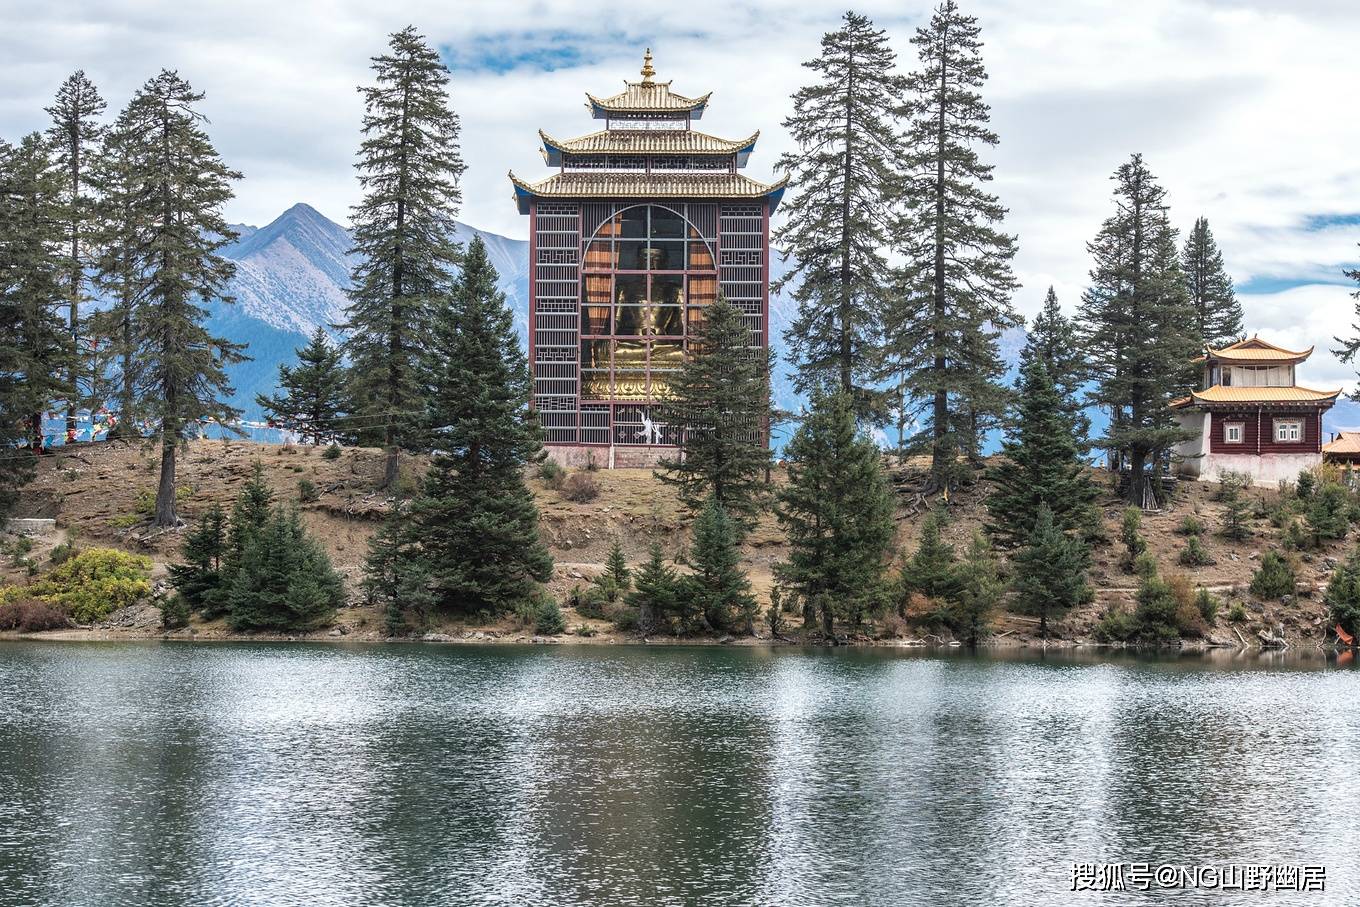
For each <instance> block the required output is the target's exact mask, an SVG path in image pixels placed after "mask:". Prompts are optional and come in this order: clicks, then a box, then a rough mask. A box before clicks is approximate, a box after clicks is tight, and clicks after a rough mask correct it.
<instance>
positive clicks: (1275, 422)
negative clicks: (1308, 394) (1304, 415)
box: [1271, 417, 1306, 444]
mask: <svg viewBox="0 0 1360 907" xmlns="http://www.w3.org/2000/svg"><path fill="white" fill-rule="evenodd" d="M1286 425H1297V426H1298V430H1299V435H1298V437H1297V438H1289V437H1283V438H1282V437H1280V429H1281V428H1283V427H1284V426H1286ZM1271 431H1272V434H1273V435H1274V437H1275V443H1276V444H1302V443H1303V442H1304V435H1305V433H1306V430H1305V429H1304V427H1303V420H1302V419H1300V418H1297V417H1292V418H1288V419H1272V420H1271Z"/></svg>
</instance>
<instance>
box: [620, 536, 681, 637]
mask: <svg viewBox="0 0 1360 907" xmlns="http://www.w3.org/2000/svg"><path fill="white" fill-rule="evenodd" d="M679 582H680V581H679V578H678V577H677V576H676V573H675V570H674V569H673V568H672V567H670V566H669V565H668V564H667V563H666V561H665V559H664V558H663V557H662V553H661V544H660V543H659V542H653V543H652V545H651V548H649V549H648V555H647V562H646V563H645V564H643V565H642V567H641V568H640V569H639V570H638V571H637V578H636V582H635V584H634V587H633V591H632V592H629V593H628V595H627V597H626V599H625V601H627V603H628V605H629V607H632V608H636V609H637V612H638V623H637V625H638V632H640V633H641V634H642V635H643V636H646V635H648V634H649V633H655V632H656V631H657V630H659V629H661V628H662V627H663V626H665V624H666V622H667V621H669V619H670V617H671V616H672V615H673V614H675V613H676V598H677V596H678V594H679V589H680V586H679Z"/></svg>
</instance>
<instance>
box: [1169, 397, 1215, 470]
mask: <svg viewBox="0 0 1360 907" xmlns="http://www.w3.org/2000/svg"><path fill="white" fill-rule="evenodd" d="M1176 424H1177V425H1179V426H1180V427H1181V428H1182V429H1184V430H1185V431H1192V432H1195V433H1196V434H1195V437H1193V438H1191V439H1189V440H1188V441H1182V442H1181V443H1179V444H1177V445H1176V446H1175V447H1174V448H1172V454H1173V458H1172V462H1173V463H1174V464H1175V469H1176V471H1177V472H1178V473H1180V474H1181V475H1183V476H1192V477H1193V476H1198V475H1199V474H1200V473H1201V472H1202V471H1203V469H1204V457H1205V455H1206V454H1208V453H1209V414H1208V413H1185V412H1182V413H1177V414H1176Z"/></svg>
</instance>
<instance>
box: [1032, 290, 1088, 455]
mask: <svg viewBox="0 0 1360 907" xmlns="http://www.w3.org/2000/svg"><path fill="white" fill-rule="evenodd" d="M1036 358H1037V359H1042V360H1043V363H1044V368H1045V369H1047V370H1048V377H1049V378H1051V379H1052V380H1053V386H1054V387H1055V388H1056V389H1057V391H1058V395H1059V397H1061V398H1062V408H1063V411H1064V412H1065V413H1066V414H1067V417H1068V421H1069V422H1071V423H1072V437H1073V438H1074V439H1075V440H1076V442H1077V447H1078V449H1079V451H1080V452H1081V453H1082V454H1085V453H1086V451H1087V450H1089V449H1090V432H1091V419H1090V418H1089V417H1088V416H1087V415H1086V411H1085V408H1084V406H1083V403H1082V388H1083V387H1084V386H1085V384H1086V356H1085V353H1084V351H1083V350H1082V345H1081V337H1080V335H1079V334H1078V333H1077V326H1076V324H1075V323H1074V322H1073V321H1072V319H1070V318H1068V317H1067V316H1066V315H1064V314H1063V313H1062V307H1061V306H1060V305H1058V294H1057V293H1055V292H1054V291H1053V288H1052V287H1049V288H1048V293H1047V294H1046V295H1045V296H1044V307H1043V308H1042V309H1040V310H1039V314H1037V315H1035V316H1034V321H1033V323H1032V324H1031V325H1030V327H1029V334H1028V336H1027V337H1026V339H1025V346H1024V348H1023V349H1022V350H1021V351H1020V368H1021V371H1023V370H1024V366H1025V364H1026V363H1028V362H1029V361H1030V360H1031V359H1036Z"/></svg>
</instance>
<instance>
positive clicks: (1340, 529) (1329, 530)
mask: <svg viewBox="0 0 1360 907" xmlns="http://www.w3.org/2000/svg"><path fill="white" fill-rule="evenodd" d="M1310 475H1311V473H1310ZM1350 511H1351V500H1350V493H1349V492H1347V491H1346V489H1345V488H1344V487H1342V486H1341V485H1339V484H1337V483H1336V482H1324V483H1323V484H1322V485H1320V486H1318V487H1317V489H1316V490H1315V491H1314V492H1313V494H1312V496H1311V499H1310V500H1309V501H1308V509H1307V511H1305V515H1304V518H1305V519H1306V520H1307V521H1308V530H1309V534H1310V535H1311V537H1312V538H1311V541H1312V542H1313V544H1314V545H1317V544H1321V543H1323V542H1329V541H1335V540H1336V539H1343V538H1345V537H1346V533H1347V532H1349V531H1350V528H1351V513H1350Z"/></svg>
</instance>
